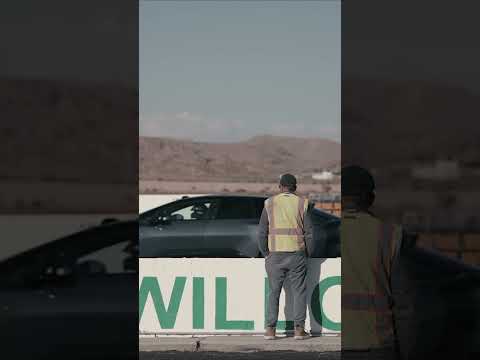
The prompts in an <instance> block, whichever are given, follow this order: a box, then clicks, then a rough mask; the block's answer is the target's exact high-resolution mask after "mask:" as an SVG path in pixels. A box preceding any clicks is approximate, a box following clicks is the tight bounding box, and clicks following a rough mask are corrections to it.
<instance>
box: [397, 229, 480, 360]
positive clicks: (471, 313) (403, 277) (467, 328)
mask: <svg viewBox="0 0 480 360" xmlns="http://www.w3.org/2000/svg"><path fill="white" fill-rule="evenodd" d="M392 290H393V294H392V295H393V299H394V316H395V321H396V328H397V335H398V339H399V346H400V349H401V351H402V354H403V359H409V360H417V359H418V360H420V359H427V358H428V359H437V358H438V359H480V268H479V267H476V266H470V265H467V264H465V263H462V262H460V261H459V260H456V259H453V258H450V257H447V256H445V255H442V254H441V253H439V252H436V251H431V250H427V249H423V248H421V247H418V246H417V245H416V243H415V239H414V238H411V239H408V241H405V242H404V246H403V247H402V249H401V251H400V253H399V256H397V257H396V259H395V261H394V267H393V272H392Z"/></svg>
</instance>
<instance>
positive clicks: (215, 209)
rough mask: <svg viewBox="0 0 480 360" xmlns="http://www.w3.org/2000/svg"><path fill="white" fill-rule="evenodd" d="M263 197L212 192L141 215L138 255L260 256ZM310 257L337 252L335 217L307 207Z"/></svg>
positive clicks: (337, 219)
mask: <svg viewBox="0 0 480 360" xmlns="http://www.w3.org/2000/svg"><path fill="white" fill-rule="evenodd" d="M265 199H266V197H262V196H245V195H237V196H234V195H216V196H201V197H192V198H185V199H181V200H178V201H175V202H172V203H169V204H166V205H163V206H160V207H158V208H155V209H153V210H149V211H147V212H144V213H142V214H140V219H139V237H140V256H141V257H149V258H152V257H260V256H261V254H260V252H259V250H258V245H257V230H258V223H259V221H260V216H261V214H262V210H263V206H264V202H265ZM309 211H310V212H311V216H312V222H313V225H314V238H315V247H314V251H313V253H312V254H310V256H311V257H339V256H340V241H339V232H338V228H339V225H340V219H339V218H338V217H336V216H333V215H330V214H328V213H325V212H323V211H320V210H318V209H313V208H311V209H310V210H309Z"/></svg>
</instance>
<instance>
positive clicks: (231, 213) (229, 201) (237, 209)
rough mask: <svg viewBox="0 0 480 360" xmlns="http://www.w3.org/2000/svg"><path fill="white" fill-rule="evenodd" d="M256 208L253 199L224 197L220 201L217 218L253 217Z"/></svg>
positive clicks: (254, 216)
mask: <svg viewBox="0 0 480 360" xmlns="http://www.w3.org/2000/svg"><path fill="white" fill-rule="evenodd" d="M255 218H256V209H255V203H254V201H253V199H242V198H225V199H222V200H221V202H220V207H219V209H218V212H217V216H216V219H217V220H234V219H255Z"/></svg>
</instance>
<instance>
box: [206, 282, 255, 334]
mask: <svg viewBox="0 0 480 360" xmlns="http://www.w3.org/2000/svg"><path fill="white" fill-rule="evenodd" d="M215 329H217V330H253V329H254V322H253V321H252V320H227V278H225V277H217V278H216V279H215Z"/></svg>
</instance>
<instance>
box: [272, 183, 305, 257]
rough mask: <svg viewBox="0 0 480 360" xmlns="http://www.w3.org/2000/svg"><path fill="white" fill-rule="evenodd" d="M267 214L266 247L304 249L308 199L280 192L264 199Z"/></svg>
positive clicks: (291, 249)
mask: <svg viewBox="0 0 480 360" xmlns="http://www.w3.org/2000/svg"><path fill="white" fill-rule="evenodd" d="M265 209H266V210H267V215H268V223H269V227H268V249H269V250H270V251H271V252H275V251H288V252H294V251H300V250H304V249H305V238H304V218H305V213H306V211H307V209H308V200H307V199H305V198H303V197H300V196H297V195H295V194H293V193H287V192H286V193H281V194H278V195H275V196H272V197H270V198H268V199H267V200H265Z"/></svg>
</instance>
